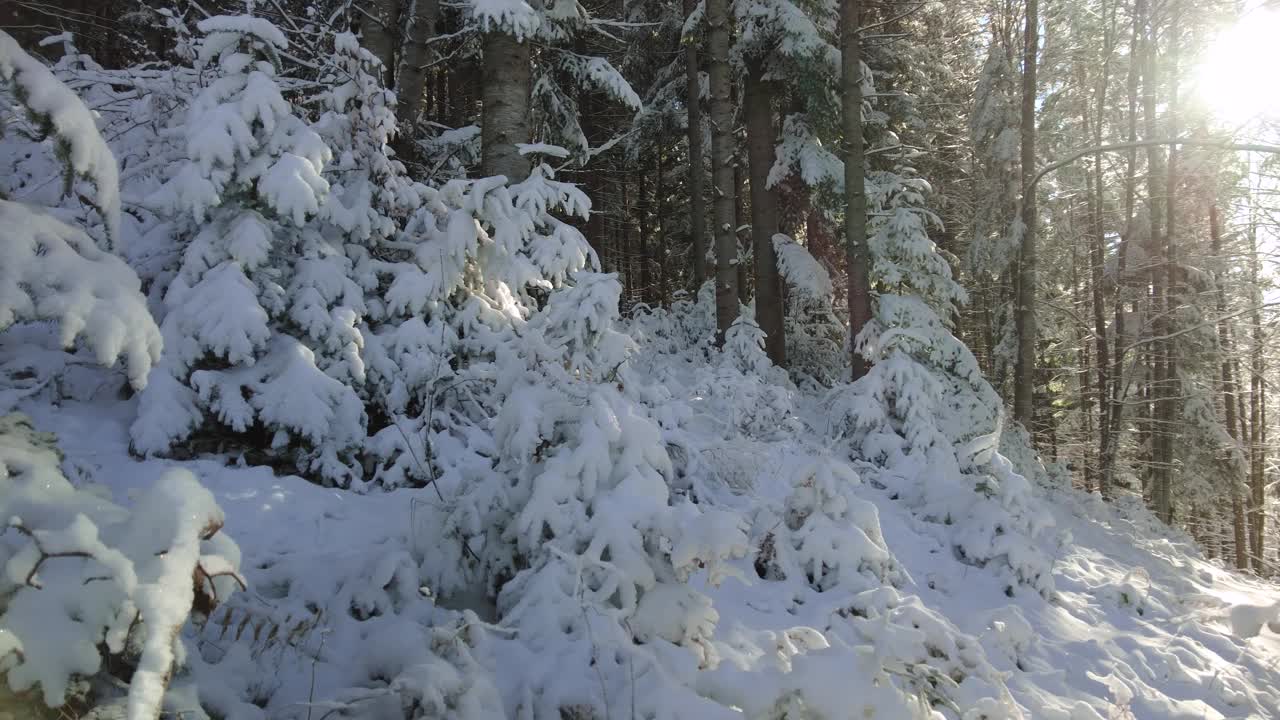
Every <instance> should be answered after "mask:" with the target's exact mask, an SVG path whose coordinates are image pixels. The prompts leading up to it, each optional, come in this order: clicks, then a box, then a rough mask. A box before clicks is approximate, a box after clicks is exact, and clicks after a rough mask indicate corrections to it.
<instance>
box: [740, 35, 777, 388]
mask: <svg viewBox="0 0 1280 720" xmlns="http://www.w3.org/2000/svg"><path fill="white" fill-rule="evenodd" d="M744 100H745V104H744V106H743V111H744V113H745V114H746V123H747V163H748V170H749V173H750V182H751V244H752V250H753V254H754V256H755V272H756V278H755V284H756V324H757V325H759V326H760V329H761V330H763V331H764V334H765V336H764V347H765V352H766V353H768V355H769V359H770V360H772V361H773V364H774V365H777V366H778V367H786V366H787V341H786V336H785V335H784V329H783V322H782V284H781V281H780V278H779V277H778V258H777V255H776V253H775V252H774V249H773V236H774V235H775V234H777V232H778V196H777V193H776V191H775V190H773V189H772V188H769V187H766V185H767V182H768V178H769V170H770V168H772V167H773V152H774V146H775V145H776V144H777V137H776V132H775V130H774V125H773V88H772V87H771V86H770V85H769V83H767V82H765V80H764V67H763V63H761V62H758V61H755V62H750V63H748V66H747V78H746V92H745V93H744Z"/></svg>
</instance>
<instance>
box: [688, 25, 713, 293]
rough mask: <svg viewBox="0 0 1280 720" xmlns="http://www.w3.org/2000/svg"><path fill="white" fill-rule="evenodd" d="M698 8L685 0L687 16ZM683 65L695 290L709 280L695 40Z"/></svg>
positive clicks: (700, 86)
mask: <svg viewBox="0 0 1280 720" xmlns="http://www.w3.org/2000/svg"><path fill="white" fill-rule="evenodd" d="M697 6H698V0H684V14H685V17H686V18H687V17H688V16H689V15H691V14H692V13H693V11H694V9H696V8H697ZM684 65H685V96H684V104H685V108H686V109H687V111H688V114H689V123H688V124H689V127H688V135H689V195H690V199H689V239H690V244H691V246H692V252H693V281H694V285H695V289H696V287H697V286H700V285H702V283H703V281H704V280H706V279H707V229H706V218H707V209H706V205H705V202H706V201H705V199H704V198H705V193H704V192H703V189H702V185H703V182H702V179H703V174H704V173H703V170H702V165H703V161H702V157H703V148H702V80H701V78H700V73H699V72H698V43H696V42H693V41H692V40H689V41H686V42H685V44H684Z"/></svg>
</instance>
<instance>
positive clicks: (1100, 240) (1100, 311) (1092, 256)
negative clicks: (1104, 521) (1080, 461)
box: [1089, 0, 1119, 498]
mask: <svg viewBox="0 0 1280 720" xmlns="http://www.w3.org/2000/svg"><path fill="white" fill-rule="evenodd" d="M1106 11H1107V6H1106V2H1105V0H1104V2H1103V15H1104V16H1105V15H1106ZM1111 22H1112V23H1114V22H1115V8H1114V6H1112V9H1111ZM1113 38H1114V27H1112V26H1108V27H1107V29H1106V31H1105V32H1104V36H1103V42H1102V44H1103V59H1102V75H1101V77H1100V78H1098V96H1097V105H1096V108H1097V110H1096V112H1095V115H1094V127H1093V139H1094V143H1095V144H1096V145H1101V144H1102V126H1103V118H1104V117H1106V108H1107V104H1106V103H1107V87H1108V85H1109V84H1110V81H1111V54H1112V51H1113V44H1114V40H1113ZM1105 193H1106V186H1105V184H1104V183H1103V176H1102V154H1101V153H1098V154H1096V155H1094V156H1093V192H1092V198H1091V201H1092V205H1093V217H1092V218H1091V222H1092V226H1093V227H1092V230H1093V243H1092V245H1091V246H1090V248H1089V280H1090V285H1091V289H1092V295H1093V328H1094V342H1095V355H1096V358H1095V360H1096V361H1097V368H1098V382H1097V399H1098V458H1099V464H1101V460H1102V458H1104V457H1107V456H1108V455H1110V454H1111V442H1112V436H1111V432H1110V429H1111V419H1110V417H1109V416H1110V413H1111V409H1112V405H1111V403H1109V402H1108V396H1107V388H1108V387H1110V385H1111V365H1110V359H1109V358H1108V352H1109V348H1108V347H1107V320H1106V310H1107V309H1106V295H1105V293H1104V292H1103V289H1102V266H1103V262H1104V259H1105V257H1106V242H1107V239H1106V227H1105V226H1104V225H1103V210H1104V209H1105V206H1106V194H1105ZM1117 283H1119V278H1117ZM1098 492H1099V493H1101V495H1102V497H1104V498H1108V497H1110V496H1111V477H1110V474H1109V473H1104V472H1099V473H1098Z"/></svg>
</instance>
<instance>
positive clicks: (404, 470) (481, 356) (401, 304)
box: [366, 165, 616, 486]
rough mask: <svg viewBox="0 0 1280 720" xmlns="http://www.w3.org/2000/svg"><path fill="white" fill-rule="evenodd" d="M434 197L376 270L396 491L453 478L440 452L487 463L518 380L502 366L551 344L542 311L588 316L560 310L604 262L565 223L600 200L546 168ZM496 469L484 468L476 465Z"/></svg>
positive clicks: (376, 449) (375, 348) (376, 431)
mask: <svg viewBox="0 0 1280 720" xmlns="http://www.w3.org/2000/svg"><path fill="white" fill-rule="evenodd" d="M424 196H425V201H424V202H423V205H422V207H421V208H419V209H418V210H417V211H416V212H415V213H414V214H413V216H412V217H411V218H410V220H409V222H408V225H407V227H406V229H405V231H404V233H403V235H402V236H401V238H400V239H399V240H396V241H394V242H388V243H385V244H384V245H385V246H386V247H387V248H389V249H391V250H394V251H395V252H396V253H397V254H396V255H395V256H393V257H386V258H385V259H382V258H375V259H373V260H372V261H371V263H370V266H371V268H372V269H373V271H374V272H375V273H376V274H377V276H378V278H379V281H380V283H381V286H382V287H383V288H384V290H383V296H384V298H385V299H384V301H383V302H384V304H385V307H384V308H383V310H382V311H381V312H382V314H381V315H380V316H379V317H378V318H376V319H375V323H374V324H375V326H376V329H375V330H374V332H373V333H372V334H371V335H370V336H369V337H368V338H367V342H368V344H367V347H366V353H367V356H368V367H369V383H370V385H371V386H372V387H375V388H378V390H377V395H376V397H375V398H374V400H375V402H376V403H377V404H378V406H379V407H378V410H379V411H380V413H381V414H382V415H383V416H384V418H383V419H382V420H381V421H380V423H379V424H381V427H378V426H377V425H375V427H373V428H371V429H372V431H373V438H372V440H371V446H370V449H371V450H372V453H373V455H374V457H375V459H376V460H377V468H376V469H375V474H374V480H375V481H376V482H378V483H379V484H381V485H384V486H397V485H404V484H423V483H426V482H428V481H429V480H430V479H431V478H433V477H435V476H436V475H438V474H440V473H442V472H448V471H449V468H446V467H442V466H440V465H438V464H437V461H438V459H439V458H440V457H441V454H440V453H436V452H435V451H434V447H435V446H436V444H441V443H443V444H448V445H450V446H451V447H453V448H455V449H457V450H458V451H459V452H458V453H450V457H451V458H453V459H454V460H457V459H460V458H463V457H467V456H470V457H472V458H476V454H477V453H480V454H481V455H483V456H486V457H487V452H486V450H485V449H484V448H483V447H480V446H479V445H478V443H479V444H481V445H482V444H484V443H485V442H487V441H485V440H482V439H481V438H482V436H483V435H485V434H487V433H488V431H487V430H486V429H482V428H483V427H484V426H485V425H487V423H488V422H489V420H488V417H489V414H490V413H491V412H492V410H493V409H494V408H496V407H497V406H498V405H500V404H501V402H502V401H503V398H504V397H505V396H506V393H507V392H509V391H510V389H511V387H512V382H513V381H514V380H515V379H517V378H518V373H512V372H507V371H506V370H505V369H503V367H502V365H503V364H504V363H507V362H512V361H513V359H514V360H519V357H518V356H519V355H520V353H522V352H527V351H528V348H527V347H525V348H521V345H522V343H525V341H527V343H525V344H532V343H535V342H537V341H538V340H539V338H540V337H541V333H542V330H541V329H540V328H541V325H539V324H538V323H539V322H540V323H541V324H542V325H545V321H537V322H535V321H533V320H531V317H532V316H533V315H534V313H535V312H536V311H537V308H538V307H539V305H540V303H544V302H548V301H550V303H551V307H552V308H555V307H563V308H564V309H563V310H561V311H559V312H560V313H561V314H562V315H566V316H570V317H571V316H573V315H574V313H575V312H579V311H577V310H574V309H573V307H572V305H564V302H565V301H563V300H555V299H554V298H555V294H556V292H557V290H556V289H557V288H560V287H562V286H565V285H566V284H569V283H570V282H571V280H570V279H571V277H572V276H573V274H574V273H576V272H578V271H580V270H583V269H587V268H592V267H595V266H596V265H597V264H598V263H597V261H596V258H595V255H594V253H593V252H592V250H591V248H590V246H589V245H588V244H587V242H586V240H585V239H584V238H583V237H582V234H581V233H580V232H578V230H577V229H575V228H574V227H573V226H572V225H570V224H568V223H567V222H565V221H563V220H561V219H560V218H559V217H557V215H556V214H557V213H562V214H564V215H568V216H573V215H577V216H585V215H586V213H587V211H588V210H589V209H590V202H589V201H588V200H587V198H586V196H585V195H583V194H582V192H581V191H580V190H578V189H577V188H576V187H575V186H573V185H571V184H569V183H564V182H560V181H558V180H556V179H555V178H554V175H553V174H552V172H551V170H550V169H549V168H547V167H546V166H545V165H540V166H538V167H536V168H534V171H533V172H532V173H531V174H530V176H529V177H528V178H527V179H526V180H524V181H523V182H520V183H516V184H514V185H511V186H508V185H507V184H506V182H505V181H504V179H503V178H501V177H497V178H483V179H480V180H474V181H468V180H454V181H450V182H448V183H446V184H445V185H444V186H443V187H441V188H439V189H429V190H425V191H424ZM585 277H589V276H584V278H585ZM581 292H585V288H584V290H583V291H581ZM582 299H583V301H584V302H589V303H591V304H593V305H596V304H599V303H600V302H604V303H606V304H607V302H608V300H607V298H604V299H603V300H602V299H601V297H599V296H596V297H594V298H588V297H585V296H582ZM615 302H616V300H615ZM590 309H591V311H592V312H593V313H594V312H596V311H597V310H598V308H596V307H592V308H590ZM583 317H584V318H585V317H587V316H586V315H584V316H583ZM582 322H588V321H587V320H583V321H582ZM589 329H590V328H587V327H584V328H580V329H579V332H584V331H587V330H589ZM521 338H525V340H524V341H522V339H521ZM446 395H447V396H448V397H445V396H446ZM464 462H465V461H464ZM488 464H489V461H488V460H487V459H484V458H479V459H476V461H475V462H474V463H472V467H473V468H474V469H475V470H477V471H480V472H484V470H483V469H482V466H485V465H488ZM468 472H470V471H468Z"/></svg>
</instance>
